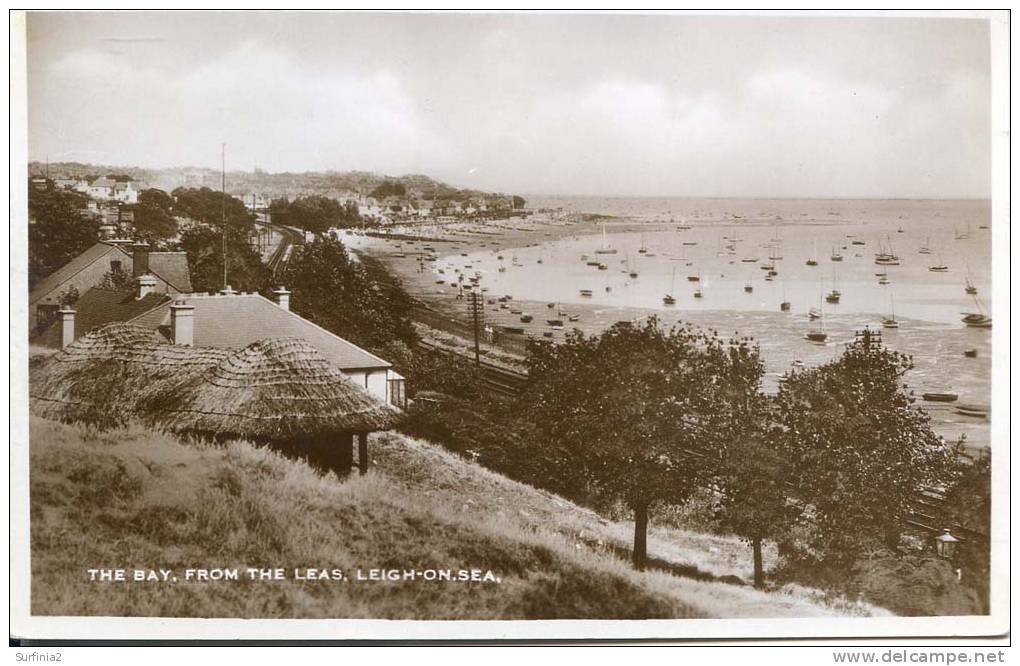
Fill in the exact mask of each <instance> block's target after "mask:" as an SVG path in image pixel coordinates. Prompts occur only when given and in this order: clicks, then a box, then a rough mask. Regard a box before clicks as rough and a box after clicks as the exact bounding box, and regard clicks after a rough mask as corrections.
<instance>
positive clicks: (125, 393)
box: [29, 324, 400, 472]
mask: <svg viewBox="0 0 1020 666" xmlns="http://www.w3.org/2000/svg"><path fill="white" fill-rule="evenodd" d="M29 394H30V398H31V409H32V411H33V413H36V414H38V415H40V416H43V417H46V418H52V419H56V420H61V421H66V422H83V423H87V424H90V425H95V426H100V427H109V426H114V425H119V424H122V423H126V422H128V421H133V420H137V421H141V422H142V423H145V424H147V425H150V426H153V427H158V428H162V429H166V430H169V431H172V432H178V433H190V434H200V435H205V436H211V437H215V438H241V439H247V440H251V441H254V442H258V443H262V444H267V445H271V446H273V447H274V448H278V449H281V450H284V451H287V452H289V453H292V454H296V455H300V456H303V457H307V458H308V459H309V460H310V461H311V462H313V463H316V464H318V465H319V466H322V467H326V468H330V469H333V470H336V471H338V472H346V471H347V470H349V469H350V467H351V465H352V464H353V460H354V458H353V442H354V437H355V436H357V438H358V467H359V468H360V469H361V470H362V471H365V470H366V469H367V468H368V448H367V441H368V440H367V435H368V433H370V432H373V431H377V430H386V429H389V428H391V427H392V426H393V425H394V424H395V423H396V422H397V420H398V418H399V416H400V412H399V410H397V409H396V408H394V407H392V406H391V405H389V404H387V403H385V402H383V401H381V400H379V399H377V398H375V397H374V396H372V395H371V394H370V393H369V392H368V391H367V390H366V389H365V388H364V387H362V386H359V385H357V384H356V383H355V382H354V381H352V380H351V379H350V378H349V377H348V376H346V375H345V374H344V373H342V372H341V371H340V370H339V369H337V368H336V367H335V366H334V365H333V364H332V363H330V362H329V361H328V360H327V359H325V358H324V357H323V356H322V355H321V354H320V353H319V352H318V351H317V350H316V349H315V348H314V347H312V346H311V345H310V344H308V343H307V342H306V341H304V340H301V339H298V338H268V339H262V340H258V341H256V342H254V343H252V344H250V345H248V346H246V347H244V348H242V349H237V350H227V349H222V348H210V347H195V346H183V345H174V344H168V343H166V342H165V341H162V340H161V339H160V338H159V336H158V335H157V334H155V332H154V331H153V330H151V329H147V328H144V327H141V326H135V325H130V324H111V325H109V326H106V327H104V328H101V329H99V330H96V331H93V332H91V333H89V334H88V335H85V336H84V337H82V338H80V339H78V340H76V341H75V342H73V343H72V344H70V345H69V346H68V347H67V348H65V349H64V350H63V351H62V352H60V353H58V354H56V355H54V356H52V357H50V358H47V359H45V360H43V361H41V362H39V363H37V364H35V365H34V366H33V368H32V370H31V378H30V382H29Z"/></svg>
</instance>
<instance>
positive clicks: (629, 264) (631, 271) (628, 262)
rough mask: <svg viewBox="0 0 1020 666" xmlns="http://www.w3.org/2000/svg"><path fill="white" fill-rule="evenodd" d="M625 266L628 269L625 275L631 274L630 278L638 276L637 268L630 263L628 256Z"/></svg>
mask: <svg viewBox="0 0 1020 666" xmlns="http://www.w3.org/2000/svg"><path fill="white" fill-rule="evenodd" d="M627 268H628V269H629V272H628V273H627V275H629V276H631V277H632V278H636V277H637V276H638V272H637V270H636V269H635V268H634V266H633V265H632V264H631V261H630V257H628V258H627Z"/></svg>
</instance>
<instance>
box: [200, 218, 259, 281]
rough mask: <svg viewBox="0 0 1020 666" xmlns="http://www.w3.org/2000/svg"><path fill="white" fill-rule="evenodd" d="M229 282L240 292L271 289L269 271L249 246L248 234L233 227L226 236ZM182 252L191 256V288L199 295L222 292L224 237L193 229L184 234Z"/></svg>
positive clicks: (207, 229) (215, 231) (208, 229)
mask: <svg viewBox="0 0 1020 666" xmlns="http://www.w3.org/2000/svg"><path fill="white" fill-rule="evenodd" d="M226 241H227V242H226V250H227V253H226V254H227V281H228V283H229V284H230V286H232V287H233V288H235V289H237V290H239V291H261V290H263V289H265V288H266V287H267V286H268V285H269V277H270V276H269V270H268V269H267V268H266V267H265V265H264V264H263V263H262V258H261V257H260V256H259V253H258V252H256V251H255V249H253V248H252V246H251V245H250V244H249V243H248V235H247V232H246V231H243V230H240V229H237V228H234V227H231V228H228V229H227V234H226ZM180 248H181V250H183V251H185V252H187V253H188V270H189V271H190V272H191V284H192V287H193V288H194V290H195V291H197V292H215V291H219V290H220V289H222V288H223V233H222V232H221V231H220V230H219V229H215V228H213V227H208V226H194V227H191V228H190V229H188V230H187V231H185V232H184V233H183V234H181V243H180Z"/></svg>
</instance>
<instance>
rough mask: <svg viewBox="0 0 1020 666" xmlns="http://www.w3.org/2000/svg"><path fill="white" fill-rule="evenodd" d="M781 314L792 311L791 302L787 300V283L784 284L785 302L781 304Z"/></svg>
mask: <svg viewBox="0 0 1020 666" xmlns="http://www.w3.org/2000/svg"><path fill="white" fill-rule="evenodd" d="M779 311H780V312H789V311H790V301H788V300H786V283H785V282H784V283H783V301H782V302H781V303H780V304H779Z"/></svg>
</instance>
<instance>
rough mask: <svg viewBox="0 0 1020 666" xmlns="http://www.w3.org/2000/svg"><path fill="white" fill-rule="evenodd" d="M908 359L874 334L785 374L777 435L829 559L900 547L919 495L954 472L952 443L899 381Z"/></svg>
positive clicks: (819, 549) (817, 543)
mask: <svg viewBox="0 0 1020 666" xmlns="http://www.w3.org/2000/svg"><path fill="white" fill-rule="evenodd" d="M911 365H912V363H911V360H910V358H909V357H908V356H905V355H903V354H900V353H898V352H894V351H891V350H889V349H887V348H885V347H883V346H881V345H880V344H878V343H876V342H875V341H874V340H873V339H872V338H871V337H870V335H869V336H868V337H867V338H862V339H858V340H856V341H855V342H853V343H851V344H849V345H847V348H846V350H845V351H844V353H843V355H842V356H841V357H840V358H839V359H837V360H835V361H833V362H830V363H828V364H826V365H822V366H819V367H817V368H813V369H811V370H806V371H802V372H799V373H795V374H793V375H790V376H788V378H787V381H785V382H784V383H783V386H782V388H781V389H780V391H779V394H778V396H777V397H776V406H777V412H776V417H777V421H778V427H777V429H776V432H775V433H774V437H775V441H776V443H777V447H778V450H779V451H780V452H781V454H782V455H783V456H785V457H786V458H787V460H788V461H789V463H790V476H789V479H790V481H791V482H792V483H793V486H794V487H795V488H796V489H797V493H798V495H799V496H800V498H801V499H802V500H803V501H804V502H806V503H807V504H808V505H809V507H810V511H811V513H812V515H813V522H814V525H815V526H814V529H813V531H812V532H813V543H812V544H810V545H811V546H812V547H813V548H814V550H815V552H816V553H818V557H820V558H822V559H825V560H829V561H831V562H846V561H851V560H853V559H856V558H858V557H859V556H860V555H862V554H863V553H865V552H867V551H869V550H874V549H876V548H883V547H884V548H891V549H896V548H897V547H898V545H899V539H900V533H901V529H902V525H903V520H904V519H905V517H906V516H907V514H908V513H909V511H910V504H911V502H912V500H913V499H914V498H915V497H916V496H917V494H918V493H919V492H920V491H921V490H922V488H924V487H926V486H934V485H939V484H940V483H942V482H943V481H944V480H945V479H946V478H947V475H949V474H950V472H951V464H952V458H953V452H952V450H951V448H950V447H949V446H948V445H947V444H946V443H945V442H944V441H943V440H942V439H941V438H940V437H939V436H938V435H936V434H935V433H934V432H933V431H932V429H931V425H930V419H929V417H928V415H927V414H926V413H925V412H924V411H923V410H921V409H917V408H915V407H913V406H912V404H911V402H912V401H911V399H910V398H909V397H908V396H907V395H906V394H905V393H904V391H903V390H902V388H901V386H902V384H901V378H902V376H903V374H904V373H905V372H906V371H907V370H908V369H909V368H910V367H911Z"/></svg>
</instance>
